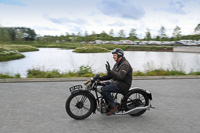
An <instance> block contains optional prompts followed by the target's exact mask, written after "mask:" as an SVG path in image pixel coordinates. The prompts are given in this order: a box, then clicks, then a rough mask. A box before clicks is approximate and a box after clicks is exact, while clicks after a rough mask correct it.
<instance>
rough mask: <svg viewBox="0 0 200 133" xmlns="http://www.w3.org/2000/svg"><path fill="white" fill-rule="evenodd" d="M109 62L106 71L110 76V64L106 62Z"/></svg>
mask: <svg viewBox="0 0 200 133" xmlns="http://www.w3.org/2000/svg"><path fill="white" fill-rule="evenodd" d="M106 62H107V64H106V70H107V71H108V74H110V71H111V70H110V64H109V62H108V61H106Z"/></svg>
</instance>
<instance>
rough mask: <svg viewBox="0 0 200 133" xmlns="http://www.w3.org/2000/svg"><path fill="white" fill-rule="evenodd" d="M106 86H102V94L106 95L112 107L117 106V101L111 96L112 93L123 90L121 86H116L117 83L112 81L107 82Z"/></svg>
mask: <svg viewBox="0 0 200 133" xmlns="http://www.w3.org/2000/svg"><path fill="white" fill-rule="evenodd" d="M105 83H106V86H104V87H102V95H103V96H104V97H105V99H106V100H107V101H108V103H109V105H110V106H111V108H113V107H114V106H115V102H114V99H113V97H112V96H111V93H119V92H122V91H121V90H120V88H119V87H117V86H116V84H111V83H110V82H105Z"/></svg>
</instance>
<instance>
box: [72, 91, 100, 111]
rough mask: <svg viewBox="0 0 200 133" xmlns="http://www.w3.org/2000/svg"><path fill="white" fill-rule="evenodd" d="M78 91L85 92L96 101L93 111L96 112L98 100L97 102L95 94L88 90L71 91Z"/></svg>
mask: <svg viewBox="0 0 200 133" xmlns="http://www.w3.org/2000/svg"><path fill="white" fill-rule="evenodd" d="M78 92H84V93H85V94H87V95H88V96H90V97H91V98H92V100H93V101H94V109H93V113H95V111H96V108H97V102H96V99H95V97H94V95H93V94H92V93H91V92H90V91H88V90H74V91H71V94H75V93H78Z"/></svg>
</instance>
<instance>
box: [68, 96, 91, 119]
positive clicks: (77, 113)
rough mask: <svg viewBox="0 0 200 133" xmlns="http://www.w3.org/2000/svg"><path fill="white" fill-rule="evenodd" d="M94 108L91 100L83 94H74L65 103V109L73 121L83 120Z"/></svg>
mask: <svg viewBox="0 0 200 133" xmlns="http://www.w3.org/2000/svg"><path fill="white" fill-rule="evenodd" d="M93 108H94V101H93V99H92V98H91V97H90V96H89V95H87V93H84V92H78V93H74V94H72V95H70V96H69V98H68V99H67V101H66V105H65V109H66V112H67V113H68V115H69V116H70V117H72V118H74V119H75V120H83V119H85V118H87V117H89V116H90V115H91V113H92V112H93Z"/></svg>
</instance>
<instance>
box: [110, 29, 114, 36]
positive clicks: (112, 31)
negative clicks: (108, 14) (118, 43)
mask: <svg viewBox="0 0 200 133" xmlns="http://www.w3.org/2000/svg"><path fill="white" fill-rule="evenodd" d="M109 35H110V36H112V37H114V30H113V29H111V30H110V32H109Z"/></svg>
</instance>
